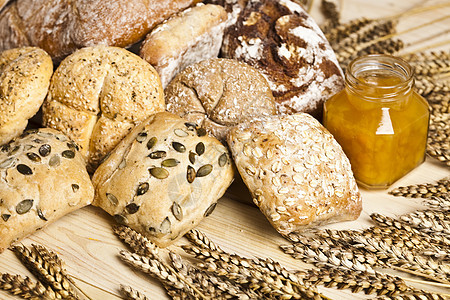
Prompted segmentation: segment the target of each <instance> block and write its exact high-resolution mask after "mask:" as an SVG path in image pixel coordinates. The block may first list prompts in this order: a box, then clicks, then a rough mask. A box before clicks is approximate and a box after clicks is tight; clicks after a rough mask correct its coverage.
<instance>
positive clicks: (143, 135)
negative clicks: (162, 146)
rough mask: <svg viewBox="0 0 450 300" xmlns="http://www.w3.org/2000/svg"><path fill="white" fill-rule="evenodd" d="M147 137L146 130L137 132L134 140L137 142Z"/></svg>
mask: <svg viewBox="0 0 450 300" xmlns="http://www.w3.org/2000/svg"><path fill="white" fill-rule="evenodd" d="M146 139H147V132H145V131H144V132H139V133H138V135H137V136H136V141H138V142H139V143H142V142H143V141H145V140H146Z"/></svg>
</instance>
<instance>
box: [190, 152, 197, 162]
mask: <svg viewBox="0 0 450 300" xmlns="http://www.w3.org/2000/svg"><path fill="white" fill-rule="evenodd" d="M195 155H196V154H195V153H194V152H192V151H189V161H190V162H191V164H195Z"/></svg>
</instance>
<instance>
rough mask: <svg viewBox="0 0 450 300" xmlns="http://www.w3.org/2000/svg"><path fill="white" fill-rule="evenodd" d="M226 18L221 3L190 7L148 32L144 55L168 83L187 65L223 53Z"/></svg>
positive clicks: (164, 85)
mask: <svg viewBox="0 0 450 300" xmlns="http://www.w3.org/2000/svg"><path fill="white" fill-rule="evenodd" d="M226 19H227V14H226V12H225V9H224V8H223V7H222V6H219V5H212V4H209V5H197V6H195V7H192V8H188V9H186V10H184V11H183V12H181V13H179V14H177V15H175V16H172V17H171V18H170V19H169V20H167V21H166V22H164V23H163V24H161V25H158V26H157V27H156V28H155V29H154V30H153V31H152V32H151V33H150V34H148V35H147V37H146V38H145V40H144V42H143V43H142V47H141V51H140V56H141V57H142V58H143V59H145V60H146V61H148V62H149V63H150V64H151V65H152V66H154V67H155V69H156V71H157V72H158V74H159V76H160V77H161V82H162V85H163V87H166V86H167V84H168V83H169V82H170V81H171V80H172V78H173V77H174V76H175V75H176V74H177V73H178V72H180V71H181V70H183V69H184V68H186V67H187V66H189V65H192V64H194V63H196V62H199V61H202V60H205V59H209V58H213V57H217V56H218V55H219V50H220V46H221V45H222V37H223V31H224V29H225V21H226Z"/></svg>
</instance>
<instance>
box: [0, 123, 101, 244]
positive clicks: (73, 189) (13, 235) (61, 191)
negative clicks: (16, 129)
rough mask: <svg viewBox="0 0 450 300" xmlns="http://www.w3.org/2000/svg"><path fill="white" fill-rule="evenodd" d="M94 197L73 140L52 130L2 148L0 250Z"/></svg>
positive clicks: (31, 132) (25, 136)
mask: <svg viewBox="0 0 450 300" xmlns="http://www.w3.org/2000/svg"><path fill="white" fill-rule="evenodd" d="M93 197H94V188H93V186H92V183H91V180H90V178H89V175H88V173H87V171H86V165H85V162H84V158H83V156H82V155H81V154H80V153H79V152H78V150H77V146H76V144H75V143H74V142H72V141H71V140H69V139H68V138H67V137H66V136H65V135H63V134H62V133H60V132H58V131H56V130H53V129H49V128H43V129H39V130H29V131H25V132H24V133H23V134H22V135H21V136H20V137H18V138H17V139H15V140H13V141H11V142H10V143H9V144H5V145H3V146H2V147H0V199H1V200H0V252H2V251H3V250H5V249H6V248H7V247H9V246H10V245H11V244H12V243H14V242H16V241H18V240H20V239H22V238H24V237H26V236H28V235H30V234H32V233H33V232H35V231H36V230H38V229H40V228H43V227H45V226H46V225H48V224H50V223H52V222H54V221H56V220H57V219H59V218H61V217H62V216H64V215H66V214H68V213H70V212H72V211H74V210H76V209H78V208H81V207H83V206H86V205H88V204H90V203H91V201H92V199H93Z"/></svg>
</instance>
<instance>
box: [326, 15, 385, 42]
mask: <svg viewBox="0 0 450 300" xmlns="http://www.w3.org/2000/svg"><path fill="white" fill-rule="evenodd" d="M373 22H376V21H375V20H372V19H367V18H360V19H354V20H351V21H349V22H347V23H344V24H340V25H338V26H336V27H334V28H325V27H324V28H322V29H323V32H324V34H325V37H326V38H327V40H328V41H329V42H330V43H336V44H338V43H339V42H340V41H341V40H342V39H344V38H346V37H348V36H349V35H350V34H351V33H353V32H356V31H358V30H359V29H360V28H361V27H363V26H365V25H366V24H369V23H373Z"/></svg>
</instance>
